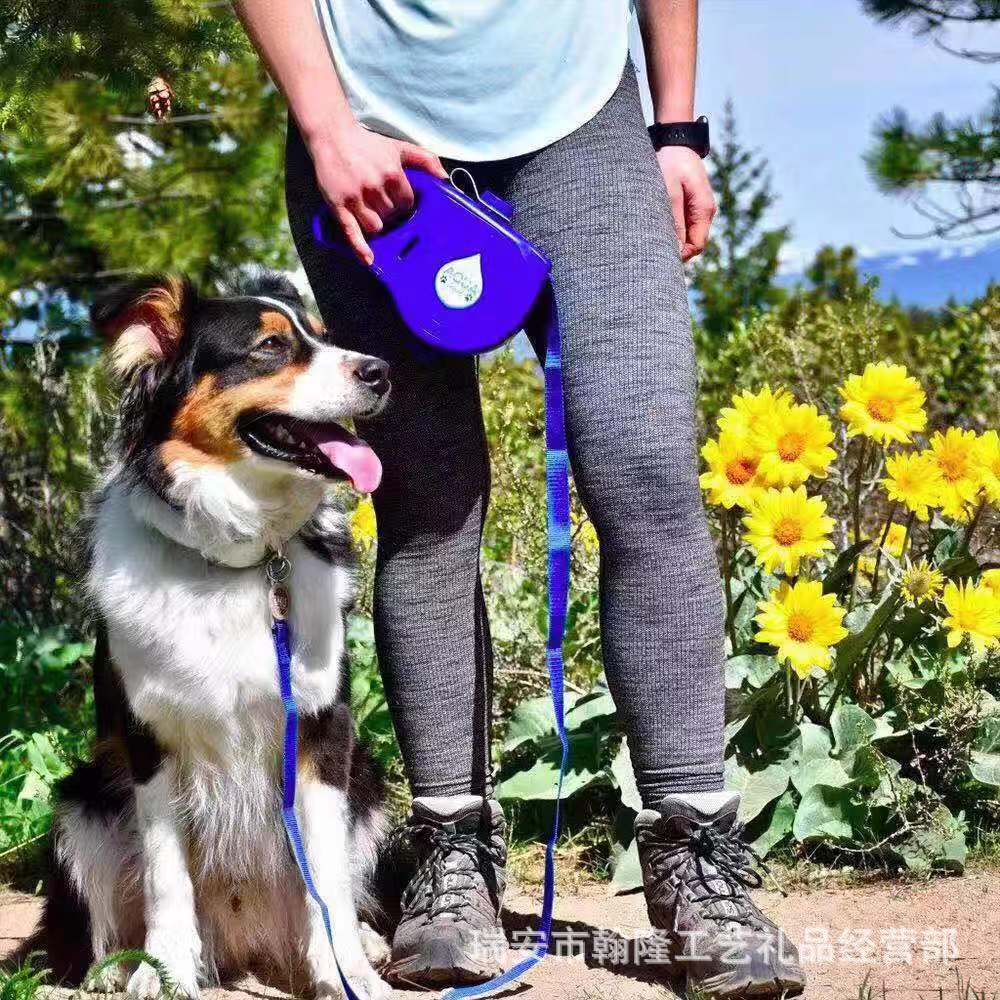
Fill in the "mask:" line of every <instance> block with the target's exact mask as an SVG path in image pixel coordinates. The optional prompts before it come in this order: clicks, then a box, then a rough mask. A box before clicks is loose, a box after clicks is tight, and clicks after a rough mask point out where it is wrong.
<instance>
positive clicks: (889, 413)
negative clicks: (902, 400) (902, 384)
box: [867, 396, 896, 424]
mask: <svg viewBox="0 0 1000 1000" xmlns="http://www.w3.org/2000/svg"><path fill="white" fill-rule="evenodd" d="M867 409H868V415H869V416H870V417H871V418H872V420H878V421H880V422H881V423H883V424H887V423H888V422H889V421H890V420H892V419H893V417H895V416H896V404H895V403H894V402H893V401H892V400H891V399H886V398H885V396H872V398H871V399H869V400H868V406H867Z"/></svg>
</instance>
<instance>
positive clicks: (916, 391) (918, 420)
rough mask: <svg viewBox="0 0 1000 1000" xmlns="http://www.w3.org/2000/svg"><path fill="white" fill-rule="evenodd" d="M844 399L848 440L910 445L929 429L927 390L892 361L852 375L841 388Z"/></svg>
mask: <svg viewBox="0 0 1000 1000" xmlns="http://www.w3.org/2000/svg"><path fill="white" fill-rule="evenodd" d="M840 395H841V396H842V397H843V399H844V405H843V406H842V407H841V408H840V415H841V417H843V419H844V420H845V421H847V434H848V437H854V436H855V435H857V434H864V435H865V436H866V437H870V438H874V439H875V440H876V441H881V442H882V443H883V444H884V443H886V442H888V441H900V442H903V443H906V442H907V441H909V440H910V436H911V435H912V434H914V433H916V432H917V431H922V430H923V429H924V427H926V426H927V414H926V413H924V400H925V398H926V397H925V396H924V390H923V389H921V388H920V383H919V382H918V381H917V380H916V379H915V378H913V377H912V376H911V375H908V374H907V373H906V369H905V368H904V367H903V366H902V365H894V364H892V363H890V362H888V361H878V362H874V363H872V364H868V365H865V370H864V372H863V373H862V374H861V375H852V376H851V377H850V378H849V379H848V380H847V381H846V382H845V383H844V384H843V385H842V386H841V388H840Z"/></svg>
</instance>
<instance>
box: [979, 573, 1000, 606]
mask: <svg viewBox="0 0 1000 1000" xmlns="http://www.w3.org/2000/svg"><path fill="white" fill-rule="evenodd" d="M979 582H980V583H981V584H982V585H983V586H984V587H989V589H990V590H992V591H993V593H994V595H995V596H996V598H997V600H1000V569H987V570H984V571H983V575H982V577H981V578H980V581H979Z"/></svg>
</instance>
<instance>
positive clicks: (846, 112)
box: [697, 0, 1000, 272]
mask: <svg viewBox="0 0 1000 1000" xmlns="http://www.w3.org/2000/svg"><path fill="white" fill-rule="evenodd" d="M975 33H976V36H975V40H974V41H973V37H972V34H971V33H970V34H966V35H964V36H963V35H962V34H961V33H956V34H953V35H952V36H951V37H950V38H949V41H950V43H951V44H953V45H959V46H960V45H961V44H962V42H963V40H964V41H965V43H966V44H974V45H975V47H977V48H987V47H990V46H993V47H995V48H997V49H1000V30H998V29H993V28H989V29H986V28H982V27H978V28H976V29H975ZM997 75H998V74H997V73H996V69H995V67H994V68H993V69H992V71H991V68H990V67H988V66H982V65H978V64H975V63H973V62H970V61H967V60H962V59H958V58H956V57H955V56H952V55H949V54H948V53H946V52H943V51H941V50H940V49H939V48H937V47H936V46H935V45H934V43H933V42H932V41H931V40H930V39H927V38H920V37H914V36H913V34H912V32H911V31H910V29H909V28H905V27H898V26H897V27H887V26H883V25H878V24H876V23H875V22H874V21H873V20H872V19H870V18H868V17H867V16H865V15H864V14H863V13H862V11H861V5H860V3H859V2H858V0H701V50H700V66H699V84H698V101H697V106H698V111H699V113H705V114H708V115H709V116H710V117H711V118H712V119H714V120H715V121H718V120H719V118H720V115H721V111H722V106H723V104H724V102H725V100H726V98H727V97H732V98H733V100H734V102H735V105H736V112H737V117H738V121H739V128H740V132H741V134H742V137H743V139H744V141H745V142H746V143H747V144H749V145H752V146H755V147H759V148H760V149H761V151H762V152H764V153H765V154H766V155H767V158H768V159H769V160H770V163H771V167H772V172H773V176H774V184H775V189H776V191H777V192H778V194H779V195H780V199H781V200H780V202H779V204H778V205H777V207H776V209H775V212H774V218H775V221H778V222H789V223H791V225H792V229H793V236H792V242H791V246H790V247H789V249H788V251H787V254H786V261H785V269H786V270H788V271H793V272H794V271H797V270H799V269H800V268H801V264H802V262H803V261H805V260H808V259H809V258H811V256H812V254H813V252H814V251H815V250H816V248H817V247H819V246H820V245H822V244H823V243H834V244H838V245H839V244H846V243H850V244H853V245H854V246H856V247H858V249H859V250H860V251H861V252H862V253H863V254H865V255H867V256H872V257H875V256H884V255H887V254H898V255H900V256H901V258H903V259H908V258H912V259H913V260H917V259H918V258H920V259H923V258H925V257H928V256H933V255H922V254H918V253H917V251H918V250H919V249H921V247H925V248H927V249H928V250H930V249H935V250H939V251H940V250H943V249H944V248H943V247H942V244H941V241H939V240H935V239H930V240H927V241H924V242H923V244H921V243H914V242H913V241H910V240H904V239H900V238H899V237H897V236H895V235H893V233H892V231H891V229H892V227H893V226H894V225H895V226H896V227H897V228H898V229H901V230H904V231H915V230H919V228H920V223H921V221H922V220H921V219H920V218H919V217H917V216H916V215H915V214H914V212H913V211H912V209H910V208H909V207H908V206H907V204H906V202H905V201H904V200H902V199H899V198H891V197H888V196H886V195H884V194H882V193H880V192H879V191H878V190H877V189H876V187H875V185H874V184H873V183H872V181H871V179H870V178H869V176H868V174H867V170H866V167H865V165H864V163H863V162H862V159H861V157H862V154H863V153H864V151H865V150H866V149H867V148H868V147H869V145H870V143H871V136H872V129H873V126H874V124H875V122H876V121H877V119H878V118H879V116H880V115H881V114H883V113H884V112H886V111H888V110H890V109H891V108H892V107H893V106H894V105H899V106H902V107H903V108H905V109H907V111H909V112H910V113H911V114H913V115H915V116H916V117H918V118H923V117H927V116H930V115H931V114H933V113H935V112H937V111H946V112H949V113H972V112H975V111H979V110H980V109H981V108H983V107H984V106H985V105H986V103H987V101H988V100H989V97H990V93H991V91H990V83H991V81H994V80H995V79H996V77H997ZM988 249H991V248H990V247H989V245H988V243H987V242H986V241H980V242H979V243H978V244H977V243H975V242H973V243H972V245H968V246H961V247H955V246H954V245H952V246H951V247H950V248H949V249H947V250H944V255H945V257H949V255H950V258H951V259H954V257H955V256H956V255H961V254H973V253H977V252H980V251H986V250H988ZM902 266H904V267H905V266H908V265H907V264H906V263H905V262H904V263H903V265H902Z"/></svg>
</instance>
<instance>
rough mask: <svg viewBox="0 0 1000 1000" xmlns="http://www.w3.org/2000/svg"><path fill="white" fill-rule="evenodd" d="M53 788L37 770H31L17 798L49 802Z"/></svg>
mask: <svg viewBox="0 0 1000 1000" xmlns="http://www.w3.org/2000/svg"><path fill="white" fill-rule="evenodd" d="M51 795H52V789H51V788H50V787H49V785H48V783H47V782H46V781H45V779H44V778H43V777H42V776H41V775H40V774H39V773H38V772H37V771H29V772H28V773H27V774H26V775H25V778H24V784H23V785H22V786H21V791H20V792H18V795H17V798H18V801H21V802H48V801H49V799H50V798H51Z"/></svg>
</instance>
